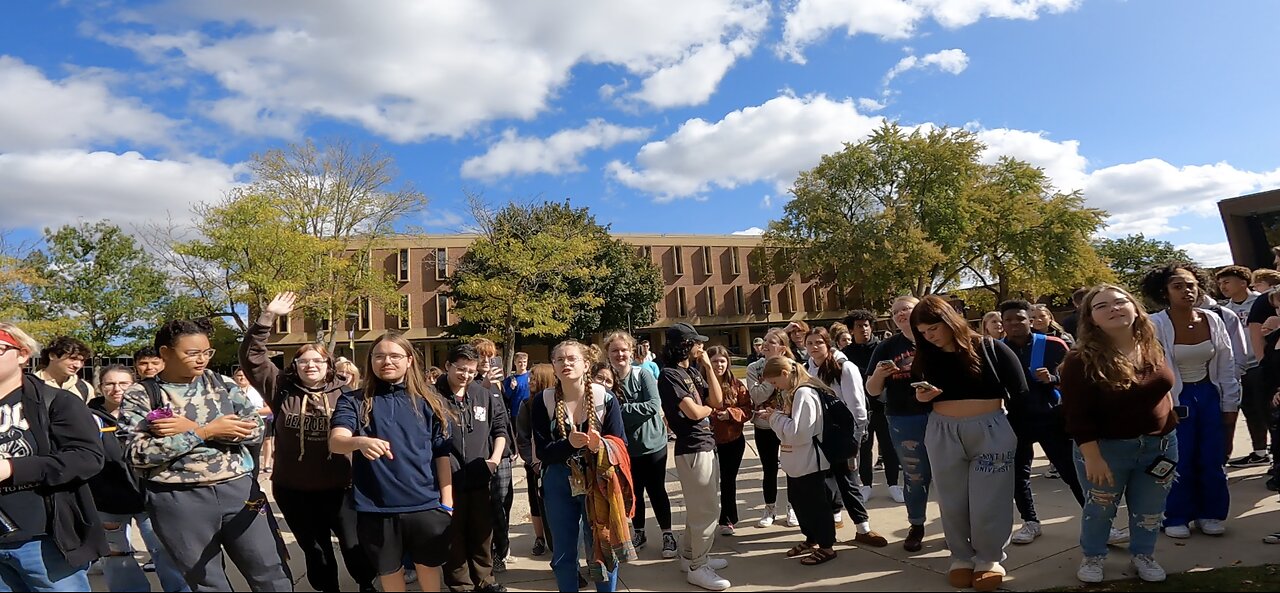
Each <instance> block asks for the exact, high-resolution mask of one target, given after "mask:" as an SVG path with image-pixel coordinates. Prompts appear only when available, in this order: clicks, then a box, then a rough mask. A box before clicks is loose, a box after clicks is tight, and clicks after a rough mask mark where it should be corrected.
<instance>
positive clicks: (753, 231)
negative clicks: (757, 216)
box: [733, 226, 764, 237]
mask: <svg viewBox="0 0 1280 593" xmlns="http://www.w3.org/2000/svg"><path fill="white" fill-rule="evenodd" d="M733 234H735V235H743V236H749V237H756V236H760V235H763V234H764V229H762V228H760V227H758V226H753V227H751V228H749V229H743V230H741V231H734V232H733Z"/></svg>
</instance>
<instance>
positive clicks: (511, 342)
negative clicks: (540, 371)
mask: <svg viewBox="0 0 1280 593" xmlns="http://www.w3.org/2000/svg"><path fill="white" fill-rule="evenodd" d="M503 333H504V336H503V337H505V338H506V340H504V341H505V344H504V351H503V353H502V374H503V375H504V376H505V375H508V374H510V373H511V371H512V370H513V369H515V360H516V323H515V310H514V305H507V323H506V328H504V331H503Z"/></svg>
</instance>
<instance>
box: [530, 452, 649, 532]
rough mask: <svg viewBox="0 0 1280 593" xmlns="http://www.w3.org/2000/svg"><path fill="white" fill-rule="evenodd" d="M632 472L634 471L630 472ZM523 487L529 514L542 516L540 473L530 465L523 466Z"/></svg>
mask: <svg viewBox="0 0 1280 593" xmlns="http://www.w3.org/2000/svg"><path fill="white" fill-rule="evenodd" d="M632 473H634V472H632ZM524 477H525V489H526V490H527V493H528V494H529V516H531V517H537V518H539V519H541V518H542V475H541V474H540V473H538V472H535V471H533V466H532V465H525V466H524Z"/></svg>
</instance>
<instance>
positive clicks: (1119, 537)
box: [1107, 527, 1129, 546]
mask: <svg viewBox="0 0 1280 593" xmlns="http://www.w3.org/2000/svg"><path fill="white" fill-rule="evenodd" d="M1127 543H1129V530H1128V529H1116V528H1115V527H1112V528H1111V535H1109V536H1107V545H1108V546H1118V545H1120V544H1127Z"/></svg>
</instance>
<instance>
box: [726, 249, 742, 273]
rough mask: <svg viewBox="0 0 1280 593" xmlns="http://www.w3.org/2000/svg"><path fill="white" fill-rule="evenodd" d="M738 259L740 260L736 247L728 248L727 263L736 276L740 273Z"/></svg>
mask: <svg viewBox="0 0 1280 593" xmlns="http://www.w3.org/2000/svg"><path fill="white" fill-rule="evenodd" d="M740 261H741V258H740V257H739V256H738V248H737V247H730V248H729V265H730V269H731V270H732V271H733V275H734V276H737V275H738V274H741V273H742V264H741V263H739V262H740Z"/></svg>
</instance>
